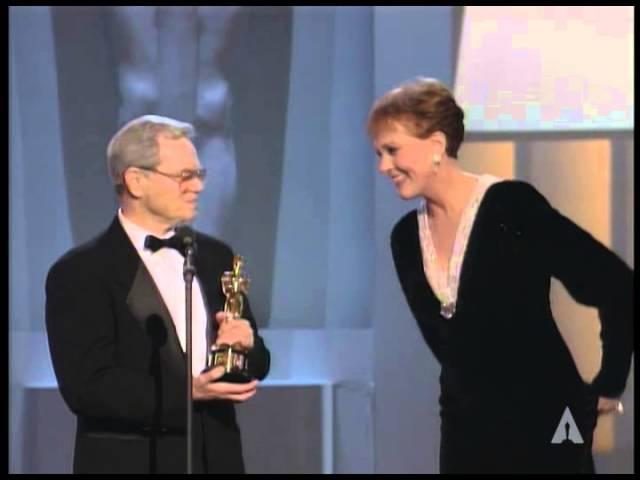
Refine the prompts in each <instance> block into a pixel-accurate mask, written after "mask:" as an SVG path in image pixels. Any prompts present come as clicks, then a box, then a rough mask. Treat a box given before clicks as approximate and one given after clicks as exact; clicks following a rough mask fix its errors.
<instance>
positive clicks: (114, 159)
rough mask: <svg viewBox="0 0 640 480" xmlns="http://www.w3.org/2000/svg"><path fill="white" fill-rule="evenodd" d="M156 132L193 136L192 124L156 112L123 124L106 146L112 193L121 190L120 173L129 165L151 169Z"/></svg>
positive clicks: (122, 184)
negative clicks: (113, 187)
mask: <svg viewBox="0 0 640 480" xmlns="http://www.w3.org/2000/svg"><path fill="white" fill-rule="evenodd" d="M158 135H163V136H166V137H169V138H173V139H177V138H182V137H185V138H193V136H194V135H195V129H194V128H193V125H191V124H190V123H186V122H180V121H178V120H174V119H172V118H169V117H161V116H159V115H144V116H142V117H138V118H135V119H133V120H131V121H130V122H128V123H127V124H126V125H124V126H123V127H122V128H121V129H120V130H118V132H117V133H116V134H115V135H114V136H113V138H111V141H110V142H109V146H108V147H107V168H108V169H109V175H110V176H111V179H112V180H113V183H114V185H115V189H116V192H117V193H118V194H120V193H122V192H123V190H124V172H125V170H126V169H127V168H129V167H144V168H153V167H155V166H156V165H157V164H158V141H157V137H158Z"/></svg>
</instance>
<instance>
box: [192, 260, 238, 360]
mask: <svg viewBox="0 0 640 480" xmlns="http://www.w3.org/2000/svg"><path fill="white" fill-rule="evenodd" d="M216 253H217V252H216ZM195 266H196V278H195V281H197V282H199V284H200V290H201V291H202V298H203V299H204V306H205V311H206V312H207V351H209V348H210V347H211V344H212V343H213V342H214V341H215V339H216V334H217V331H218V323H217V322H216V319H215V314H216V312H218V311H220V310H222V309H223V308H224V299H223V297H222V290H221V289H222V287H221V285H220V277H221V276H222V273H223V272H224V271H225V270H231V267H232V266H231V265H229V267H228V268H225V267H224V266H223V259H222V258H218V257H216V256H215V255H214V256H211V255H209V252H208V251H205V250H204V249H201V250H199V251H198V254H197V255H196V258H195Z"/></svg>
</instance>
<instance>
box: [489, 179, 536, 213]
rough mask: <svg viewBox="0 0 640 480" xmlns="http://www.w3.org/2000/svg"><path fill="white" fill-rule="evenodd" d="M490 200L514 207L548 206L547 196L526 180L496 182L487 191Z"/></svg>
mask: <svg viewBox="0 0 640 480" xmlns="http://www.w3.org/2000/svg"><path fill="white" fill-rule="evenodd" d="M486 196H487V200H488V201H489V202H496V203H499V204H501V205H511V206H514V207H523V208H535V207H536V206H538V207H539V206H543V205H544V206H546V205H548V202H547V200H546V198H545V197H544V196H543V195H542V194H541V193H540V192H539V191H538V189H537V188H536V187H535V186H533V185H532V184H531V183H528V182H526V181H524V180H515V179H514V180H502V181H499V182H496V183H494V184H493V185H491V186H490V187H489V189H488V190H487V192H486Z"/></svg>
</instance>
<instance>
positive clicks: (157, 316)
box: [107, 217, 185, 375]
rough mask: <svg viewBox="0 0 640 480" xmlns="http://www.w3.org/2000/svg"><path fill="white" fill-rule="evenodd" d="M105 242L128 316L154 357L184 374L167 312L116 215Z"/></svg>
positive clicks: (175, 337) (176, 337)
mask: <svg viewBox="0 0 640 480" xmlns="http://www.w3.org/2000/svg"><path fill="white" fill-rule="evenodd" d="M107 242H108V243H109V248H110V251H112V252H113V257H114V259H113V265H114V281H115V283H116V285H117V288H118V289H119V290H120V294H119V295H121V297H120V298H123V299H126V302H127V305H128V307H129V310H130V312H131V314H132V316H133V317H134V318H135V320H136V321H138V322H140V324H141V326H142V328H143V330H144V331H146V332H147V334H148V335H149V338H150V340H151V343H152V345H153V348H154V350H155V351H156V352H157V353H158V355H159V356H158V360H159V358H160V357H164V358H165V359H167V360H168V362H167V363H168V365H169V366H170V368H172V369H175V370H176V372H181V374H182V375H184V369H185V356H184V353H183V351H182V347H181V346H180V341H179V339H178V335H177V333H176V330H175V326H174V324H173V320H172V319H171V314H170V313H169V310H168V308H167V306H166V304H165V303H164V300H163V299H162V296H161V295H160V292H159V291H158V288H157V286H156V284H155V282H154V281H153V278H152V277H151V274H150V273H149V271H148V270H147V268H146V266H145V265H144V262H142V261H141V259H140V256H139V255H138V252H137V251H136V249H135V247H134V246H133V245H132V244H131V241H130V240H129V237H128V236H127V234H126V232H125V231H124V229H123V228H122V225H121V224H120V221H119V220H118V218H117V217H116V218H115V219H114V221H113V222H112V224H111V226H110V227H109V230H108V232H107Z"/></svg>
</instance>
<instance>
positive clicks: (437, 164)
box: [433, 153, 441, 167]
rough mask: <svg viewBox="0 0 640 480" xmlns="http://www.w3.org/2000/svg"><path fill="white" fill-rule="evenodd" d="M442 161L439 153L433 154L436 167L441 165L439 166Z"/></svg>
mask: <svg viewBox="0 0 640 480" xmlns="http://www.w3.org/2000/svg"><path fill="white" fill-rule="evenodd" d="M440 162H441V159H440V155H438V154H437V153H435V154H434V155H433V164H434V165H435V166H436V167H439V166H440Z"/></svg>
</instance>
